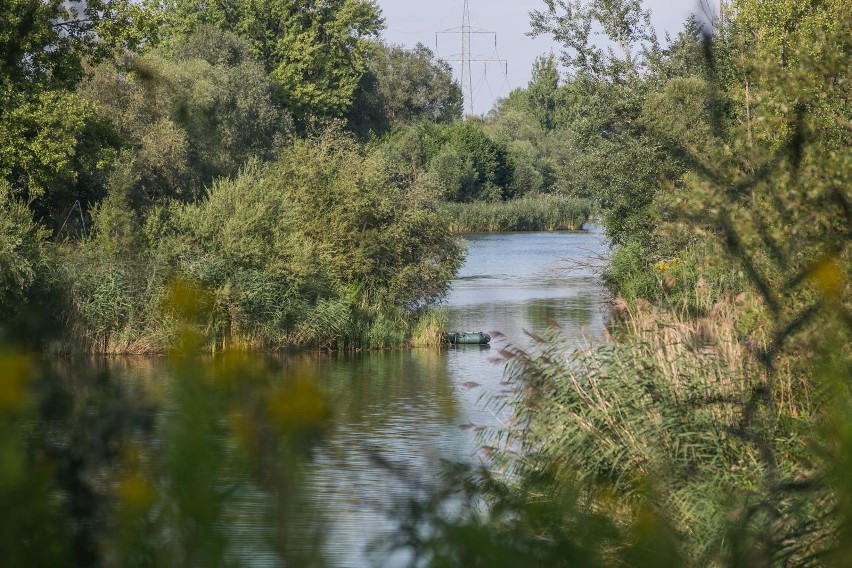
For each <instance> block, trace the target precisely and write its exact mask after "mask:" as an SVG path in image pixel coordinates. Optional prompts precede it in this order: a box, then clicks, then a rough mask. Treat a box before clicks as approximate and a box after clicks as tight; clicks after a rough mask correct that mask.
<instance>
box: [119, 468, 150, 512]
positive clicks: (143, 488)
mask: <svg viewBox="0 0 852 568" xmlns="http://www.w3.org/2000/svg"><path fill="white" fill-rule="evenodd" d="M117 493H118V496H119V497H121V500H122V501H123V502H124V503H125V504H126V505H128V506H129V507H131V508H133V509H145V508H147V507H148V506H149V505H150V504H151V502H152V501H153V500H154V487H153V486H152V485H151V484H150V483H149V482H148V481H147V480H146V479H144V478H143V477H142V476H141V475H139V474H138V473H136V472H132V473H129V474H127V475H124V476H123V477H121V478H120V479H119V480H118V489H117Z"/></svg>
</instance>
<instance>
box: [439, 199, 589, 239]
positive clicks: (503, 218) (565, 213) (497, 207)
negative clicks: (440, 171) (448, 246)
mask: <svg viewBox="0 0 852 568" xmlns="http://www.w3.org/2000/svg"><path fill="white" fill-rule="evenodd" d="M441 211H442V212H443V213H444V215H445V216H446V217H447V218H448V219H449V224H450V230H451V231H452V232H455V233H497V232H505V231H578V230H581V229H582V228H583V224H584V223H585V222H586V221H587V220H588V218H589V216H590V215H591V212H592V206H591V203H590V202H589V201H587V200H584V199H578V198H575V197H566V196H557V195H541V196H535V197H525V198H521V199H515V200H513V201H497V202H486V201H474V202H471V203H446V204H444V205H442V206H441Z"/></svg>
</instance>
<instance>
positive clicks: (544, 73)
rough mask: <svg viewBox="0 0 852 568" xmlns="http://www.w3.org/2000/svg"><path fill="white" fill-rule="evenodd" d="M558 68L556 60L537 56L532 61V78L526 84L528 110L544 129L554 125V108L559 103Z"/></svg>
mask: <svg viewBox="0 0 852 568" xmlns="http://www.w3.org/2000/svg"><path fill="white" fill-rule="evenodd" d="M558 96H559V70H558V69H557V68H556V60H555V58H554V57H553V55H552V54H551V55H550V56H549V57H539V58H538V59H536V60H535V63H533V68H532V78H531V79H530V82H529V85H528V86H527V100H528V101H529V107H530V112H532V114H533V116H534V117H536V118H537V119H538V121H539V123H540V124H541V127H542V128H544V129H545V130H552V129H553V128H554V127H555V126H556V109H557V106H558V103H559V99H558Z"/></svg>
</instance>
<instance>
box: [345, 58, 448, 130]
mask: <svg viewBox="0 0 852 568" xmlns="http://www.w3.org/2000/svg"><path fill="white" fill-rule="evenodd" d="M367 68H368V71H369V74H370V75H371V78H372V80H373V85H372V89H363V90H362V92H360V93H359V94H358V100H357V101H356V104H355V106H354V107H353V109H352V110H351V111H350V113H349V116H350V121H352V120H356V121H360V122H363V118H362V117H361V116H358V114H359V113H360V114H363V113H365V112H371V111H372V112H373V113H381V114H382V115H384V116H386V117H387V120H388V121H389V122H391V123H394V124H397V125H409V124H413V123H416V122H420V121H429V122H430V123H449V122H453V121H454V120H457V119H460V118H461V115H462V94H461V89H460V88H459V86H458V84H457V83H456V82H455V81H454V80H453V74H452V69H451V68H450V66H449V65H447V64H446V63H444V62H442V61H437V60H436V59H435V55H434V54H433V53H432V51H431V50H430V49H429V48H427V47H425V46H424V45H422V44H418V45H417V46H416V47H415V48H414V49H405V48H403V47H401V46H397V45H385V44H383V43H376V44H374V45H373V46H372V48H371V49H370V52H369V57H368V60H367ZM370 90H372V91H374V92H373V93H371V92H369V91H370ZM365 91H366V92H365ZM365 97H372V100H373V101H374V102H373V103H372V104H373V105H376V106H379V107H380V108H379V109H376V110H372V109H370V108H369V103H366V102H364V101H363V99H364V98H365ZM359 103H360V104H359ZM365 107H367V108H365ZM362 129H363V127H362ZM372 130H374V131H376V132H381V129H380V128H379V129H372Z"/></svg>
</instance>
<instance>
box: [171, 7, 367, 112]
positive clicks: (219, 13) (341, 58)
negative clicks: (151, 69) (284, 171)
mask: <svg viewBox="0 0 852 568" xmlns="http://www.w3.org/2000/svg"><path fill="white" fill-rule="evenodd" d="M162 4H163V9H164V13H165V30H164V36H165V40H166V42H167V43H168V44H169V45H170V46H172V47H173V48H175V47H177V46H179V45H180V43H181V42H183V41H184V40H185V39H186V38H187V37H189V36H190V35H192V33H193V32H195V31H196V30H197V29H198V28H199V27H200V26H202V25H205V24H206V25H212V26H215V27H217V28H219V29H220V30H223V31H226V32H231V33H233V34H236V35H237V36H239V37H240V38H241V39H243V40H245V41H246V42H248V44H249V46H250V49H251V51H252V53H253V54H254V56H255V57H256V58H257V59H258V60H259V61H260V62H261V63H262V64H263V66H264V68H265V70H266V72H267V73H269V77H270V78H271V79H272V81H274V82H275V84H276V85H277V86H278V87H279V89H280V94H281V96H282V98H283V102H284V105H285V108H287V110H288V111H289V112H290V113H292V114H293V116H294V117H295V118H296V119H297V121H298V122H299V123H300V124H303V125H304V124H307V123H309V122H311V121H312V120H314V119H317V118H324V117H325V118H327V117H339V116H342V115H343V114H344V113H345V112H346V110H347V109H348V108H349V106H350V105H351V104H352V101H353V96H354V93H355V90H356V88H357V87H358V84H359V81H360V80H361V76H362V75H363V73H364V70H365V58H366V52H367V50H368V39H369V38H371V37H374V36H376V35H377V34H378V32H379V31H380V30H381V28H382V25H383V21H382V18H381V15H380V12H379V9H378V7H377V6H376V5H375V4H373V3H372V2H368V1H366V0H333V1H331V2H324V3H316V4H311V5H305V4H304V3H300V2H295V1H293V0H264V1H262V2H254V1H248V0H240V1H238V2H224V1H218V0H217V1H215V2H212V3H199V2H198V1H197V0H163V1H162Z"/></svg>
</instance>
